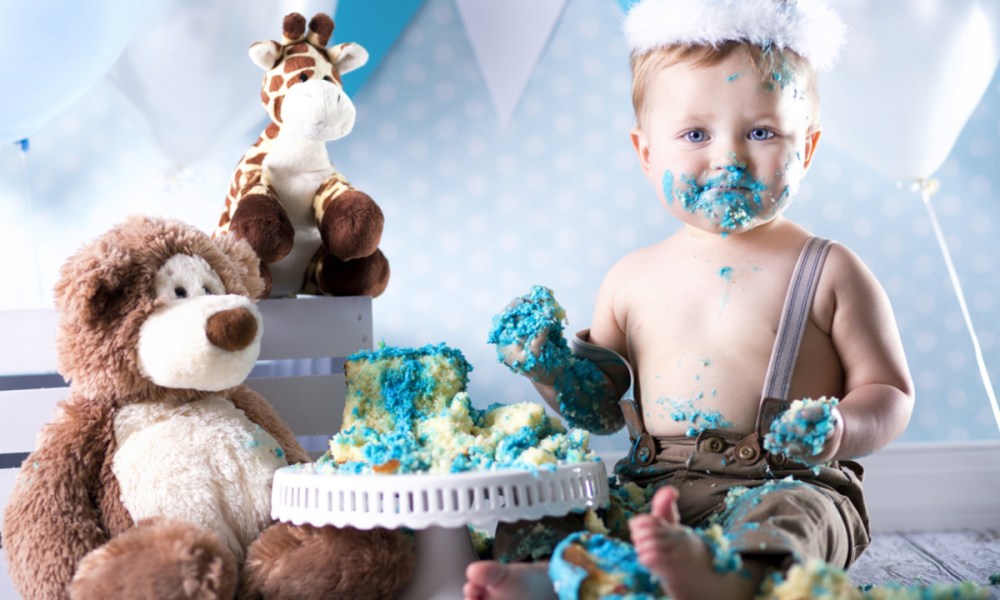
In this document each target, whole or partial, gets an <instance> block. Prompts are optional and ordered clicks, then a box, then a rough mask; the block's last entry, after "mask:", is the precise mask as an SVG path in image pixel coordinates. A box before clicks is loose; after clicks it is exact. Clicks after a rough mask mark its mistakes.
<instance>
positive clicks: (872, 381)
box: [814, 245, 914, 462]
mask: <svg viewBox="0 0 1000 600" xmlns="http://www.w3.org/2000/svg"><path fill="white" fill-rule="evenodd" d="M823 278H824V279H827V280H828V281H827V282H822V281H821V284H820V289H819V292H820V293H830V294H832V298H833V317H832V320H831V324H830V338H831V339H832V341H833V345H834V348H835V349H836V351H837V355H838V356H839V357H840V361H841V364H842V365H843V369H844V397H843V398H841V399H840V404H839V405H838V406H837V411H838V412H839V413H840V417H841V422H840V423H838V424H837V429H838V431H836V432H834V435H832V436H831V439H830V441H829V442H828V444H827V446H826V448H825V450H824V452H823V453H821V454H820V455H819V456H816V457H815V458H814V460H815V461H816V462H820V461H828V460H837V459H846V458H856V457H859V456H865V455H868V454H871V453H872V452H875V451H877V450H879V449H880V448H882V447H883V446H885V445H886V444H888V443H889V442H891V441H892V440H893V439H894V438H896V436H898V435H899V434H901V433H902V432H903V430H904V429H905V428H906V425H907V423H909V420H910V414H911V413H912V411H913V400H914V392H913V382H912V380H911V379H910V372H909V369H908V368H907V366H906V357H905V356H904V354H903V344H902V342H901V341H900V338H899V331H898V329H897V328H896V319H895V317H894V316H893V313H892V307H891V306H890V304H889V298H888V297H887V296H886V294H885V291H884V290H883V289H882V286H881V285H879V283H878V281H877V280H876V279H875V276H874V275H873V274H872V273H871V271H869V270H868V267H867V266H865V264H864V263H863V262H862V261H861V259H860V258H858V257H857V256H856V255H855V254H854V253H853V252H851V251H850V250H848V249H847V248H844V247H843V246H840V245H834V246H833V247H831V249H830V254H829V256H828V258H827V263H826V266H825V268H824V273H823ZM824 283H826V284H827V285H824Z"/></svg>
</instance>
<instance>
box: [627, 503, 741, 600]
mask: <svg viewBox="0 0 1000 600" xmlns="http://www.w3.org/2000/svg"><path fill="white" fill-rule="evenodd" d="M677 496H678V491H677V488H674V487H670V486H666V487H663V488H660V489H659V490H657V491H656V494H655V495H654V496H653V502H652V511H651V513H650V514H646V515H638V516H636V517H633V518H632V520H631V521H629V530H630V532H631V534H632V544H633V545H634V546H635V550H636V554H637V555H638V558H639V562H640V563H642V564H643V565H644V566H645V567H646V568H647V569H649V570H650V572H651V573H653V574H654V575H656V576H657V577H658V578H659V580H660V584H661V585H662V586H663V588H664V591H666V592H667V593H668V594H669V595H670V597H671V598H673V599H674V600H696V599H699V598H734V599H739V598H752V597H753V596H754V593H755V591H756V589H757V586H758V584H759V583H760V580H759V579H758V577H756V576H751V575H749V574H747V573H742V572H741V573H737V572H729V573H719V572H717V571H715V569H714V568H713V566H712V558H713V557H712V553H711V551H710V550H709V548H708V546H706V545H705V543H704V542H703V541H702V539H701V538H700V537H698V535H697V534H695V533H694V531H693V530H692V529H690V528H689V527H685V526H683V525H681V524H680V516H679V514H680V513H679V512H678V509H677Z"/></svg>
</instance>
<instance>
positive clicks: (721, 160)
mask: <svg viewBox="0 0 1000 600" xmlns="http://www.w3.org/2000/svg"><path fill="white" fill-rule="evenodd" d="M734 167H735V168H737V169H746V168H747V163H746V161H745V160H743V159H742V158H741V157H740V155H739V154H737V152H736V151H735V150H727V151H725V152H719V153H718V154H717V155H716V156H715V157H713V159H712V169H715V170H720V169H732V168H734Z"/></svg>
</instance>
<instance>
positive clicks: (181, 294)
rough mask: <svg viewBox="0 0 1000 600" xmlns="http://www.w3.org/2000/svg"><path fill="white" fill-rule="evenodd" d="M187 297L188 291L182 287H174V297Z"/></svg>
mask: <svg viewBox="0 0 1000 600" xmlns="http://www.w3.org/2000/svg"><path fill="white" fill-rule="evenodd" d="M187 295H188V291H187V290H186V289H184V288H182V287H175V288H174V296H177V297H178V298H187Z"/></svg>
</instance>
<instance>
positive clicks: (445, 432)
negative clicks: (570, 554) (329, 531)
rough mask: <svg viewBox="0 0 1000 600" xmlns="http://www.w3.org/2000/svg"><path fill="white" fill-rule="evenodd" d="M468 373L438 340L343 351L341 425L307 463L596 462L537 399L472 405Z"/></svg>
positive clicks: (385, 467) (343, 467) (536, 465)
mask: <svg viewBox="0 0 1000 600" xmlns="http://www.w3.org/2000/svg"><path fill="white" fill-rule="evenodd" d="M470 371H472V366H471V365H470V364H469V363H468V361H466V359H465V357H464V356H463V355H462V353H461V351H459V350H457V349H455V348H450V347H448V346H446V345H444V344H438V345H427V346H423V347H420V348H400V347H393V346H384V345H383V346H382V347H380V348H378V349H375V350H363V351H361V352H357V353H355V354H353V355H351V356H349V357H347V361H346V363H345V365H344V373H345V375H346V380H347V397H346V404H345V407H344V419H343V424H342V426H341V429H340V431H339V432H338V433H336V434H335V435H334V436H333V437H332V439H331V440H330V443H329V450H328V451H327V452H326V453H325V454H324V455H323V456H321V457H320V458H319V459H318V460H317V462H316V464H315V468H316V469H317V470H319V471H320V472H341V473H435V474H444V473H459V472H465V471H481V470H495V469H501V468H521V469H554V468H555V467H556V466H557V465H559V464H561V463H575V462H584V461H593V460H596V455H595V454H594V453H593V452H592V451H591V450H589V448H588V445H589V439H590V437H589V434H588V433H587V432H586V431H584V430H581V429H568V430H567V429H566V428H565V427H564V426H563V425H562V423H561V422H560V421H559V420H558V419H557V418H554V417H551V416H549V415H548V414H546V412H545V409H544V407H543V406H542V405H541V404H538V403H534V402H522V403H514V404H494V405H492V406H490V407H488V408H486V409H485V410H481V409H477V408H476V407H474V406H472V403H471V400H470V398H469V395H468V393H467V392H466V385H467V384H468V380H469V372H470Z"/></svg>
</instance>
